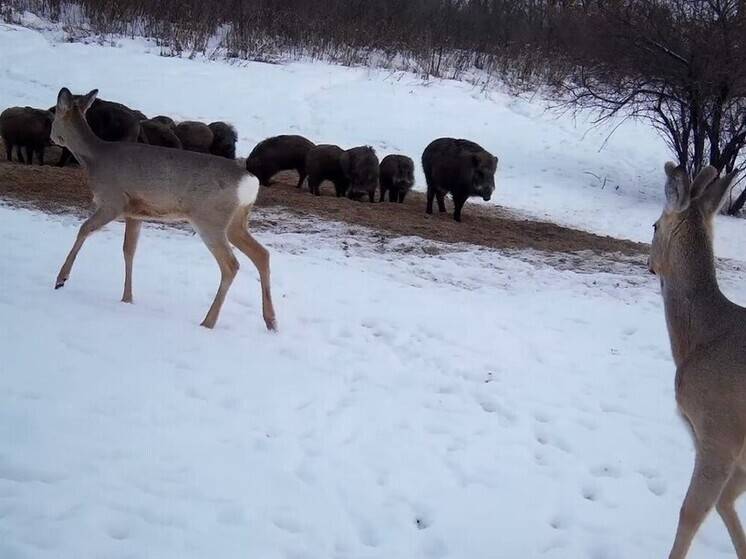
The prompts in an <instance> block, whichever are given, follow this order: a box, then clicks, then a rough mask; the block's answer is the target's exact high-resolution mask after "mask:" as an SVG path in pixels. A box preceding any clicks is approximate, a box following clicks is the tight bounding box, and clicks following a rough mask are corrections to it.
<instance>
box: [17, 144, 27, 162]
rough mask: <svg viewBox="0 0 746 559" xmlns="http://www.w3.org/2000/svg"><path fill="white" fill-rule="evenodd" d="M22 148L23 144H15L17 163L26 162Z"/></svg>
mask: <svg viewBox="0 0 746 559" xmlns="http://www.w3.org/2000/svg"><path fill="white" fill-rule="evenodd" d="M22 149H23V146H16V159H17V160H18V162H19V163H26V160H25V159H24V158H23V152H22V151H21V150H22Z"/></svg>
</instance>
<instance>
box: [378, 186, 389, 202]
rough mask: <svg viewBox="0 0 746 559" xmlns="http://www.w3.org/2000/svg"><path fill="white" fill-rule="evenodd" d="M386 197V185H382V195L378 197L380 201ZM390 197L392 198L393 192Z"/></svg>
mask: <svg viewBox="0 0 746 559" xmlns="http://www.w3.org/2000/svg"><path fill="white" fill-rule="evenodd" d="M385 198H386V187H385V186H383V184H382V185H381V196H380V198H378V201H379V202H383V201H384V200H385ZM389 199H391V193H389Z"/></svg>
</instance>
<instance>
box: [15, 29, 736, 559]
mask: <svg viewBox="0 0 746 559" xmlns="http://www.w3.org/2000/svg"><path fill="white" fill-rule="evenodd" d="M149 51H153V52H156V51H157V48H155V47H153V46H152V45H151V44H150V43H148V42H146V41H142V40H122V41H119V42H118V43H117V44H116V46H114V47H110V46H99V45H84V44H67V43H59V42H55V40H54V36H53V35H51V34H47V33H41V32H38V31H34V30H30V29H26V28H22V27H17V26H8V25H0V106H3V107H4V106H7V105H26V104H28V105H34V106H40V107H47V106H50V105H52V104H53V102H54V99H55V95H56V93H57V90H58V89H59V87H61V86H62V85H66V86H69V87H71V88H72V89H73V90H77V91H83V90H87V89H91V88H94V87H97V88H99V89H100V90H101V96H102V97H104V98H109V99H112V100H118V101H121V102H125V103H127V104H129V105H131V106H133V107H137V108H139V109H141V110H143V111H145V112H146V113H149V114H157V113H167V114H171V115H173V116H175V117H177V118H190V119H202V120H206V121H210V120H215V119H225V120H229V121H231V122H233V123H234V124H235V125H236V126H237V128H238V130H239V134H240V151H241V152H242V153H246V152H248V150H249V149H250V148H251V146H252V145H253V144H254V143H256V142H257V141H258V140H260V139H262V138H264V137H265V136H268V135H272V134H277V133H282V132H298V133H302V134H305V135H307V136H309V137H311V138H312V139H314V140H315V141H318V142H322V141H323V142H337V143H340V144H343V145H347V146H349V145H354V144H359V143H369V144H372V145H373V146H374V147H376V149H377V150H378V152H379V155H384V154H386V153H390V152H399V151H401V152H405V153H409V154H410V155H411V156H412V157H413V158H415V159H418V154H419V153H420V152H421V150H422V148H423V147H424V146H425V145H426V144H427V143H428V142H429V141H430V140H431V139H432V138H434V137H436V136H439V135H452V136H463V137H469V138H473V139H475V140H477V141H479V142H480V143H482V144H483V145H484V146H485V147H487V148H488V149H491V150H492V151H494V152H495V153H496V154H498V155H499V156H500V157H501V164H500V170H499V180H498V194H497V201H498V203H500V204H502V205H505V206H509V207H511V208H513V209H517V210H520V211H524V212H526V213H528V214H532V215H539V216H545V217H547V218H551V219H554V220H557V221H561V222H564V223H571V224H574V225H576V226H580V227H584V228H587V229H591V230H594V231H600V232H603V233H608V234H613V235H618V236H625V237H629V238H633V239H640V240H647V238H648V235H649V233H650V223H652V221H653V220H654V219H655V217H656V216H657V214H658V212H659V209H660V205H661V191H662V184H661V183H662V179H661V175H662V171H661V169H662V163H663V161H664V160H665V159H666V152H665V149H664V148H663V146H662V144H661V142H660V140H659V139H658V138H657V137H656V136H655V135H654V134H652V133H651V132H650V131H648V130H647V129H646V128H644V127H642V126H640V125H634V124H630V123H625V124H623V125H622V126H620V128H619V130H618V131H617V133H616V134H615V135H614V136H613V137H612V139H611V141H610V142H609V144H608V145H607V146H606V148H605V149H604V150H603V151H601V152H598V147H599V145H600V143H601V141H602V139H603V137H604V134H603V133H601V132H598V131H593V132H591V133H589V134H585V135H584V134H583V132H584V131H585V128H583V127H582V126H579V127H575V126H573V123H572V122H571V121H570V120H568V119H567V118H565V117H563V118H559V119H558V118H555V117H553V116H551V115H549V114H548V113H546V112H545V111H544V109H543V107H542V105H541V103H539V102H537V101H529V100H519V99H514V98H511V97H509V96H507V95H503V94H500V93H495V92H492V93H489V94H484V93H481V92H479V91H475V90H473V89H472V88H471V87H470V86H467V85H464V84H461V83H456V82H430V83H428V84H423V83H421V82H420V81H419V80H417V79H415V78H414V77H412V76H408V75H401V74H397V75H396V76H393V75H387V74H385V73H383V72H379V71H375V72H374V71H368V70H364V69H349V68H341V67H336V66H329V65H322V64H313V63H297V64H289V65H284V66H278V65H267V64H258V63H251V64H243V65H228V64H225V63H218V62H205V61H198V60H183V59H176V58H168V59H166V58H162V57H159V56H156V55H154V54H152V53H151V52H149ZM585 171H591V172H593V173H595V174H597V175H598V176H600V177H604V176H608V177H611V178H610V179H609V181H608V182H607V186H606V187H605V188H603V189H601V188H600V185H599V184H594V182H593V181H595V179H592V178H589V176H588V175H586V174H585ZM420 177H421V175H420ZM616 184H619V189H616V188H615V185H616ZM610 185H613V186H610ZM466 211H468V207H467V210H466ZM257 213H258V214H259V215H260V216H261V215H262V214H264V215H265V216H266V215H267V213H268V211H267V210H265V211H263V212H262V211H259V212H257ZM269 213H272V212H269ZM271 217H272V221H273V222H276V223H279V224H282V225H283V226H282V227H276V228H274V229H261V230H260V231H259V232H258V233H257V237H258V239H259V240H260V241H261V242H263V243H265V244H266V246H268V247H269V248H270V250H271V253H272V278H273V279H272V282H273V292H274V299H275V304H276V307H277V313H278V320H279V326H280V331H279V333H277V334H270V333H268V332H267V331H266V330H265V328H264V324H263V321H262V319H261V305H260V295H259V285H258V281H257V275H256V272H255V270H254V269H253V268H252V266H251V264H250V263H249V262H248V261H247V260H246V259H244V258H241V264H242V269H241V271H240V272H239V275H238V276H237V279H236V281H235V282H234V284H233V287H232V289H231V292H230V293H229V295H228V298H227V301H226V304H225V306H224V308H223V312H222V314H221V317H220V321H219V323H218V327H217V328H216V329H215V330H214V331H207V330H205V329H203V328H200V327H199V326H198V323H199V321H200V320H201V319H202V318H203V316H204V313H205V312H206V311H207V308H208V306H209V304H210V302H211V300H212V297H213V295H214V291H215V289H216V288H217V284H218V270H217V267H216V265H215V263H214V261H213V259H212V256H211V255H210V254H209V252H208V251H207V250H206V249H205V248H204V246H203V245H202V244H201V242H200V241H199V240H198V238H197V237H196V236H194V235H191V234H189V233H186V232H182V231H179V230H175V229H162V228H157V227H150V226H148V227H146V228H145V230H144V231H143V236H142V239H141V242H140V246H139V249H138V254H137V257H136V259H135V274H134V295H135V304H134V305H125V304H122V303H120V302H119V301H118V299H119V295H120V294H121V288H122V280H123V264H122V256H121V242H122V236H123V235H122V233H123V232H122V229H123V227H122V224H121V223H115V224H111V225H110V226H108V227H106V228H105V229H104V230H103V231H102V232H99V233H97V234H96V235H94V236H93V237H92V238H91V239H90V240H88V241H87V243H86V245H85V247H84V248H83V250H82V251H81V254H80V256H79V257H78V260H77V262H76V265H75V268H74V269H73V272H72V275H71V278H70V280H69V281H68V282H67V284H66V286H65V288H64V289H62V290H60V291H54V290H53V289H52V287H53V283H54V278H55V276H56V273H57V271H58V268H59V266H60V264H61V263H62V260H63V258H64V256H65V254H66V253H67V251H68V250H69V248H70V246H71V245H72V242H73V239H74V237H75V234H76V231H77V227H78V226H79V224H80V222H79V220H78V219H77V218H74V217H50V216H46V215H43V214H40V213H37V212H32V211H27V210H20V209H13V208H9V207H3V206H0V262H2V268H1V270H0V287H1V289H0V317H1V318H2V322H1V323H0V351H1V352H2V357H1V358H0V558H2V559H37V558H39V559H41V558H49V559H79V558H83V557H107V558H131V557H136V558H138V559H150V558H152V559H170V558H174V559H176V558H178V559H204V558H205V557H216V558H218V557H219V558H220V559H234V558H235V559H239V558H246V557H252V558H254V557H255V558H262V559H264V558H267V559H273V558H278V559H317V558H319V559H320V558H335V559H348V558H349V559H358V558H360V559H363V558H381V559H399V558H401V559H411V558H453V559H467V558H468V559H494V558H499V559H503V558H504V559H513V558H521V559H532V558H550V559H551V558H554V559H571V558H572V559H576V558H588V559H625V558H632V557H634V558H637V557H663V556H665V555H666V553H667V552H668V548H669V545H670V543H671V541H672V537H673V533H674V529H675V524H676V519H677V513H678V508H679V505H680V503H681V499H682V496H683V494H684V491H685V490H686V486H687V484H688V479H689V475H690V472H691V468H692V464H693V450H692V446H691V442H690V440H689V435H688V433H687V431H686V429H685V428H684V427H683V425H682V424H681V422H680V420H679V419H678V417H677V414H676V411H675V403H674V396H673V380H674V379H673V377H674V366H673V363H672V360H671V357H670V350H669V347H668V338H667V335H666V330H665V323H664V319H663V311H662V304H661V300H660V295H659V293H658V286H657V284H656V282H655V278H653V277H652V276H650V275H649V274H648V273H647V272H646V271H645V268H644V266H643V265H641V262H639V261H635V262H629V263H623V262H622V263H617V264H615V265H610V264H608V263H604V262H602V261H600V260H594V259H593V258H591V257H589V260H588V263H587V265H585V266H583V267H582V269H580V270H572V269H561V268H560V267H556V266H553V265H550V264H549V263H548V260H549V259H550V258H551V256H550V255H543V254H539V253H533V252H520V253H518V252H499V251H492V250H486V249H477V248H474V247H469V246H462V245H442V244H437V243H431V242H426V241H423V240H421V239H417V238H414V237H412V238H403V239H398V240H386V239H381V238H378V237H377V236H376V235H374V234H372V233H370V232H367V231H365V230H359V229H355V228H351V227H350V226H348V225H342V224H335V223H329V222H321V221H317V220H312V219H300V218H298V217H291V216H290V215H289V214H285V213H282V212H278V211H275V212H274V213H272V215H271ZM741 223H742V222H740V221H738V220H733V219H727V218H722V219H719V220H718V223H717V224H716V231H717V234H718V250H719V253H720V255H724V256H728V257H729V258H733V259H737V260H746V258H744V254H743V250H744V249H743V248H742V246H741V245H743V243H741V242H740V239H739V236H738V235H739V234H742V233H743V229H742V225H741ZM352 233H354V234H352ZM425 246H427V248H428V250H423V247H425ZM739 268H740V264H739V263H738V262H735V263H733V262H731V263H723V264H722V265H721V270H720V276H721V281H722V284H723V289H724V291H725V292H726V293H727V294H728V295H729V296H730V297H731V298H732V299H733V300H735V301H736V302H740V303H741V304H743V303H746V287H744V285H743V282H742V281H741V274H740V271H739ZM732 556H733V551H732V547H731V545H730V541H729V538H728V536H727V533H726V531H725V529H724V527H723V525H722V523H721V522H720V520H719V519H718V518H717V516H716V515H711V516H710V517H709V519H708V520H707V522H706V524H705V525H704V527H703V528H702V530H700V532H699V534H698V536H697V539H696V540H695V544H694V548H693V550H692V553H691V555H690V557H692V558H694V559H697V558H699V559H711V558H717V557H732Z"/></svg>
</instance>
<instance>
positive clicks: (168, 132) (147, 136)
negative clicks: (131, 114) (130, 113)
mask: <svg viewBox="0 0 746 559" xmlns="http://www.w3.org/2000/svg"><path fill="white" fill-rule="evenodd" d="M140 142H142V143H143V144H150V145H151V146H161V147H164V148H175V149H182V146H181V140H179V137H178V136H177V135H176V132H174V129H173V128H171V127H170V126H168V125H166V124H162V123H161V122H159V121H157V120H155V119H150V120H143V121H141V122H140Z"/></svg>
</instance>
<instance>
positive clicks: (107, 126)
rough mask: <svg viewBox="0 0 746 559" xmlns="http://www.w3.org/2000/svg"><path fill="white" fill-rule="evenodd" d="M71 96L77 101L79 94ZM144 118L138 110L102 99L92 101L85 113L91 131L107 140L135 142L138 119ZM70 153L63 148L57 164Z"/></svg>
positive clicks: (64, 162)
mask: <svg viewBox="0 0 746 559" xmlns="http://www.w3.org/2000/svg"><path fill="white" fill-rule="evenodd" d="M73 98H74V99H75V100H76V102H77V101H79V100H80V98H81V96H80V95H75V96H73ZM146 118H147V117H146V116H145V115H144V114H142V113H141V112H140V111H137V110H134V109H130V108H129V107H128V106H126V105H122V104H121V103H115V102H113V101H104V100H103V99H96V100H95V101H93V105H91V108H89V109H88V111H87V112H86V114H85V119H86V121H87V122H88V125H89V126H90V127H91V130H93V133H94V134H96V136H98V137H99V138H101V139H102V140H106V141H108V142H136V141H137V139H138V138H139V136H140V121H141V120H145V119H146ZM71 155H72V154H71V153H70V151H69V150H68V149H67V148H63V149H62V155H61V156H60V160H59V162H58V163H57V165H58V166H60V167H63V166H64V165H65V164H66V163H67V162H68V160H69V159H70V157H71Z"/></svg>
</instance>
